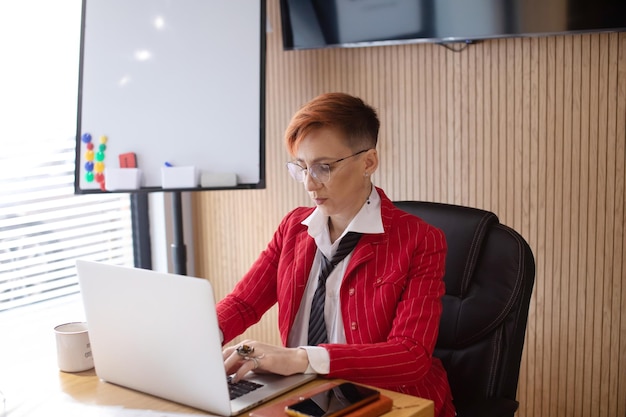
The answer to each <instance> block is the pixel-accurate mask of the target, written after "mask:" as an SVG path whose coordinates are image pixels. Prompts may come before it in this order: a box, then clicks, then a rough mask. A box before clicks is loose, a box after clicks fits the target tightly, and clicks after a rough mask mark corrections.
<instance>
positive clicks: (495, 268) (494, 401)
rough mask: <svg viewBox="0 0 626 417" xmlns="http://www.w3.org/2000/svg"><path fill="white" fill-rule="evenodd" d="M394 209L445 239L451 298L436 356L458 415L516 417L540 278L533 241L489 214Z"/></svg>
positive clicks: (404, 204) (417, 206)
mask: <svg viewBox="0 0 626 417" xmlns="http://www.w3.org/2000/svg"><path fill="white" fill-rule="evenodd" d="M394 204H395V205H396V206H397V207H398V208H400V209H402V210H404V211H406V212H408V213H411V214H414V215H416V216H418V217H421V218H422V219H424V220H425V221H426V222H428V223H430V224H432V225H433V226H436V227H438V228H439V229H441V230H442V231H443V232H444V234H445V235H446V240H447V243H448V255H447V258H446V273H445V276H444V281H445V283H446V294H445V295H444V297H443V312H442V316H441V323H440V329H439V338H438V339H437V345H436V347H435V356H437V357H438V358H440V359H441V361H442V362H443V365H444V367H445V368H446V371H447V373H448V379H449V381H450V387H451V389H452V395H453V397H454V404H455V407H456V409H457V413H458V416H459V417H492V416H494V417H495V416H498V417H500V416H501V417H510V416H513V414H514V413H515V411H516V410H517V408H518V406H519V403H518V401H517V400H516V391H517V384H518V379H519V370H520V362H521V358H522V348H523V346H524V337H525V334H526V322H527V318H528V308H529V304H530V296H531V292H532V288H533V284H534V280H535V260H534V257H533V254H532V251H531V249H530V247H529V246H528V243H527V242H526V241H525V240H524V238H522V236H520V235H519V233H517V232H516V231H514V230H513V229H511V228H509V227H507V226H505V225H502V224H500V222H499V220H498V217H497V216H496V215H495V214H494V213H491V212H488V211H484V210H480V209H476V208H470V207H463V206H456V205H450V204H441V203H430V202H420V201H398V202H394Z"/></svg>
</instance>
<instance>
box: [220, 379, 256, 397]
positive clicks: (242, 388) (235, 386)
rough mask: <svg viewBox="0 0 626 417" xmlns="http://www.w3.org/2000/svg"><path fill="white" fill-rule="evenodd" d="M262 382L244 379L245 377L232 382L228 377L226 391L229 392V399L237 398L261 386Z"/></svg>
mask: <svg viewBox="0 0 626 417" xmlns="http://www.w3.org/2000/svg"><path fill="white" fill-rule="evenodd" d="M262 386H263V384H257V383H256V382H252V381H246V380H245V379H242V380H240V381H239V382H232V381H231V377H228V392H229V393H230V399H231V400H234V399H235V398H239V397H241V396H242V395H244V394H247V393H249V392H252V391H254V390H255V389H258V388H261V387H262Z"/></svg>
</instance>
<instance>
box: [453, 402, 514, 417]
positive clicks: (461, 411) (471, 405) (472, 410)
mask: <svg viewBox="0 0 626 417" xmlns="http://www.w3.org/2000/svg"><path fill="white" fill-rule="evenodd" d="M454 406H455V407H456V413H457V417H513V414H515V411H517V407H519V403H518V402H517V401H515V400H511V399H508V398H490V399H487V400H481V401H472V402H468V403H462V402H457V401H455V402H454Z"/></svg>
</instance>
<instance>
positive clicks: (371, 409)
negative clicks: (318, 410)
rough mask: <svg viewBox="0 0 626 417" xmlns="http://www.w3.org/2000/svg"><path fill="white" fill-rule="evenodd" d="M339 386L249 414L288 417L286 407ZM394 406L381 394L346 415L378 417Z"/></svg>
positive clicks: (326, 386)
mask: <svg viewBox="0 0 626 417" xmlns="http://www.w3.org/2000/svg"><path fill="white" fill-rule="evenodd" d="M337 385H339V384H337V383H335V382H327V383H326V384H322V385H319V386H317V387H315V388H313V389H311V390H310V391H306V392H303V393H301V394H299V395H294V396H292V397H289V398H286V399H284V400H282V401H279V402H277V403H275V404H270V405H266V406H264V407H260V408H257V409H256V410H254V411H251V412H250V414H248V415H249V416H250V417H280V416H286V415H287V414H285V407H286V406H288V405H291V404H295V403H297V402H298V401H301V400H302V399H303V398H307V397H310V396H312V395H315V394H317V393H318V392H322V391H324V390H327V389H330V388H332V387H335V386H337ZM392 406H393V400H392V399H391V398H389V397H387V396H385V395H383V394H380V397H379V398H378V399H377V400H376V401H373V402H371V403H368V404H365V405H364V406H362V407H359V408H357V409H356V410H354V411H352V412H350V413H348V414H346V415H345V416H346V417H378V416H380V415H382V414H385V413H386V412H388V411H389V410H391V407H392Z"/></svg>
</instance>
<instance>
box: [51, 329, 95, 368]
mask: <svg viewBox="0 0 626 417" xmlns="http://www.w3.org/2000/svg"><path fill="white" fill-rule="evenodd" d="M54 333H55V334H56V340H57V362H58V365H59V369H60V370H62V371H63V372H81V371H86V370H88V369H91V368H93V356H92V355H91V345H90V343H89V333H88V332H87V323H84V322H74V323H65V324H60V325H58V326H56V327H55V328H54Z"/></svg>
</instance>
